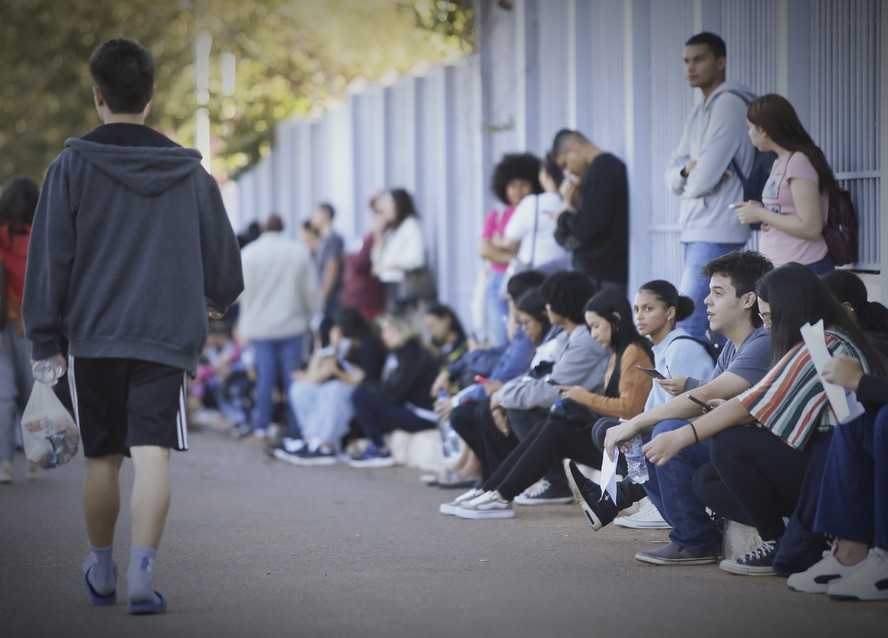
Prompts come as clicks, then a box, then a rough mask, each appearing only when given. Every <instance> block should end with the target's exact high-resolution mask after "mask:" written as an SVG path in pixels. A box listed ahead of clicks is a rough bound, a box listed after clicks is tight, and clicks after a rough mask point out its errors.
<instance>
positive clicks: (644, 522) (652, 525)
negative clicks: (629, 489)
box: [614, 500, 672, 529]
mask: <svg viewBox="0 0 888 638" xmlns="http://www.w3.org/2000/svg"><path fill="white" fill-rule="evenodd" d="M614 525H619V526H620V527H628V528H629V529H672V525H670V524H669V523H667V522H666V521H665V520H664V519H663V515H662V514H660V510H658V509H657V506H656V505H654V504H653V503H652V502H651V501H650V500H648V501H647V502H646V503H645V504H643V505H642V506H641V508H640V509H639V510H638V511H637V512H635V513H634V514H632V515H630V516H620V517H618V518H616V519H615V520H614Z"/></svg>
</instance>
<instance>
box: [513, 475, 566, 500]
mask: <svg viewBox="0 0 888 638" xmlns="http://www.w3.org/2000/svg"><path fill="white" fill-rule="evenodd" d="M573 502H574V497H573V495H572V494H571V493H570V490H565V489H561V490H559V489H557V488H556V487H555V486H553V485H552V484H551V483H550V482H549V481H548V480H546V479H540V480H539V481H537V482H536V483H534V484H533V485H531V486H530V487H528V488H527V489H526V490H524V491H523V492H521V494H519V495H518V496H516V497H515V500H514V501H513V503H515V504H516V505H553V504H558V505H563V504H567V503H573Z"/></svg>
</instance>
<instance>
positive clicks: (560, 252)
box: [495, 154, 571, 274]
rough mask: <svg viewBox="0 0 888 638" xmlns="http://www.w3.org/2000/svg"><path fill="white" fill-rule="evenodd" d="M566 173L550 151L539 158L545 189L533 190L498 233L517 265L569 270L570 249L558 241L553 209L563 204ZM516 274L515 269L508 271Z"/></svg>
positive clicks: (500, 244) (546, 270)
mask: <svg viewBox="0 0 888 638" xmlns="http://www.w3.org/2000/svg"><path fill="white" fill-rule="evenodd" d="M563 179H564V173H563V172H562V171H561V168H560V167H559V166H558V164H556V163H555V160H554V158H553V157H552V155H551V154H547V155H546V158H545V159H544V160H543V161H542V162H540V172H539V180H540V185H541V186H542V187H543V192H542V193H539V194H530V195H528V196H527V197H525V198H524V199H522V200H521V203H519V204H518V206H517V207H516V208H515V212H514V213H512V217H511V218H510V219H509V223H508V224H507V225H506V229H505V233H504V235H503V237H497V238H496V240H495V241H496V242H497V246H498V247H499V248H503V249H505V250H507V251H509V252H510V253H511V254H512V255H513V257H514V261H513V263H514V265H515V268H513V269H512V270H521V269H525V268H533V269H534V270H539V271H541V272H544V273H546V274H552V273H554V272H557V271H559V270H570V268H571V261H570V259H571V258H570V253H568V252H567V251H566V250H565V249H564V248H562V247H561V246H560V245H559V244H558V242H557V241H555V228H556V225H555V222H554V220H553V219H552V213H557V212H559V211H560V210H561V209H562V208H563V202H562V200H561V195H559V194H558V188H559V186H561V181H562V180H563ZM509 274H513V273H509Z"/></svg>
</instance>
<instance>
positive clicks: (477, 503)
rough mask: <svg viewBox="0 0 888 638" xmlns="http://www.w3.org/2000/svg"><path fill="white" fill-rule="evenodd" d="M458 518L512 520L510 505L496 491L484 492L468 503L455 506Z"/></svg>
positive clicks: (512, 514)
mask: <svg viewBox="0 0 888 638" xmlns="http://www.w3.org/2000/svg"><path fill="white" fill-rule="evenodd" d="M454 513H455V514H456V515H457V516H459V517H460V518H473V519H481V518H512V517H514V516H515V512H514V511H512V503H510V502H509V501H507V500H505V499H504V498H503V497H502V496H500V493H499V492H497V491H496V490H493V491H490V492H484V494H481V495H480V496H476V497H475V498H473V499H472V500H470V501H466V502H465V503H463V504H462V505H459V506H457V508H456V511H455V512H454Z"/></svg>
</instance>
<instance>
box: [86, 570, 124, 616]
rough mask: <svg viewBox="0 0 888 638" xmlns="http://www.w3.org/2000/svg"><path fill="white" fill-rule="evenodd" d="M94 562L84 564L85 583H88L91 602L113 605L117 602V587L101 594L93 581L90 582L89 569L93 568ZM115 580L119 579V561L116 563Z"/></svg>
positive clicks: (101, 605) (87, 592) (102, 605)
mask: <svg viewBox="0 0 888 638" xmlns="http://www.w3.org/2000/svg"><path fill="white" fill-rule="evenodd" d="M93 565H94V563H90V564H89V565H86V564H84V565H83V570H82V573H83V583H84V584H85V585H86V595H87V596H89V602H91V603H92V604H93V605H97V606H99V607H106V606H108V605H113V604H114V603H116V602H117V590H116V589H115V590H114V591H112V592H111V593H110V594H104V595H102V594H100V593H99V592H97V591H96V590H95V588H94V587H93V586H92V583H91V582H89V570H90V569H92V566H93ZM114 580H115V581H116V580H117V563H114Z"/></svg>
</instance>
